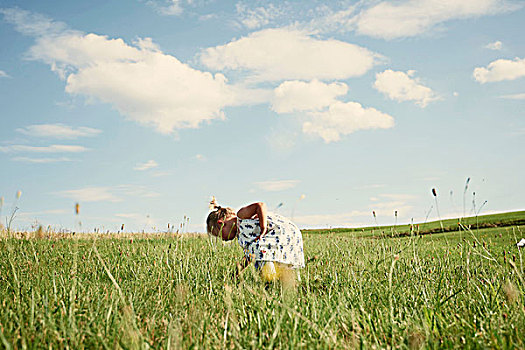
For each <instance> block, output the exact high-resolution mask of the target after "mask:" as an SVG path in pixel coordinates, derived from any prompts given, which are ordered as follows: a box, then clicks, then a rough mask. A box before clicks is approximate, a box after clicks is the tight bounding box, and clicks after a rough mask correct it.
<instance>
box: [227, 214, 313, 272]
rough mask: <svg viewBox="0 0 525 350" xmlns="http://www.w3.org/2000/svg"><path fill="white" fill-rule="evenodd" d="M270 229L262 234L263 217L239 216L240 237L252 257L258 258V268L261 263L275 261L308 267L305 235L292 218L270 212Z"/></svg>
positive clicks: (242, 244) (256, 266) (247, 254)
mask: <svg viewBox="0 0 525 350" xmlns="http://www.w3.org/2000/svg"><path fill="white" fill-rule="evenodd" d="M266 217H267V224H266V226H267V232H266V234H265V235H264V236H262V237H260V234H261V227H260V226H259V219H239V218H237V227H238V229H239V234H238V235H237V239H238V240H239V244H240V245H241V247H242V248H243V249H244V253H245V254H246V256H247V257H248V258H251V259H253V260H255V268H259V267H260V266H261V264H260V262H263V261H273V262H280V263H283V264H289V265H292V267H293V268H302V267H304V253H303V236H302V234H301V230H299V228H298V227H297V225H295V224H294V223H293V222H291V221H290V220H289V219H287V218H285V217H283V216H281V215H279V214H274V213H268V214H267V215H266Z"/></svg>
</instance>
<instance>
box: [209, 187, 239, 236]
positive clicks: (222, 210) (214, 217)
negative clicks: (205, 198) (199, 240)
mask: <svg viewBox="0 0 525 350" xmlns="http://www.w3.org/2000/svg"><path fill="white" fill-rule="evenodd" d="M210 209H211V210H212V212H211V213H209V214H208V218H207V219H206V227H207V230H208V234H209V235H213V236H215V235H214V233H213V230H214V229H215V228H218V227H219V223H218V221H219V220H224V219H226V218H227V217H228V216H231V215H235V211H234V210H233V209H232V208H228V207H221V206H220V205H218V204H217V200H216V199H215V197H212V200H211V202H210Z"/></svg>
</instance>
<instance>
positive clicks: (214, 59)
mask: <svg viewBox="0 0 525 350" xmlns="http://www.w3.org/2000/svg"><path fill="white" fill-rule="evenodd" d="M380 58H381V56H380V55H378V54H375V53H373V52H371V51H369V50H367V49H365V48H363V47H360V46H357V45H353V44H349V43H346V42H343V41H339V40H333V39H331V40H320V39H316V38H314V37H312V36H310V35H308V33H306V32H302V31H298V30H291V29H284V28H280V29H265V30H261V31H258V32H255V33H251V34H250V35H248V36H246V37H243V38H241V39H238V40H235V41H232V42H230V43H228V44H226V45H222V46H217V47H212V48H208V49H206V50H204V51H203V52H202V53H201V54H200V60H201V62H202V63H203V64H204V65H206V66H207V67H209V68H211V69H216V70H223V69H231V70H246V71H248V72H249V73H251V74H252V76H251V78H252V79H253V80H255V81H278V80H294V79H298V80H312V79H320V80H325V79H346V78H349V77H355V76H360V75H363V74H365V73H366V72H367V71H368V70H370V69H371V68H372V67H373V66H374V65H376V64H378V63H379V61H380Z"/></svg>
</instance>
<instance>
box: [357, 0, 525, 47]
mask: <svg viewBox="0 0 525 350" xmlns="http://www.w3.org/2000/svg"><path fill="white" fill-rule="evenodd" d="M519 7H520V6H518V5H516V4H512V3H510V2H508V1H506V0H462V1H457V0H405V1H401V2H395V3H393V2H386V1H382V2H379V3H378V4H376V5H373V6H372V7H370V8H367V9H365V10H363V11H361V12H360V13H359V14H358V15H357V16H356V17H354V18H353V20H352V21H351V22H350V23H351V25H352V26H355V28H356V31H357V33H359V34H363V35H368V36H372V37H376V38H382V39H387V40H388V39H394V38H400V37H411V36H416V35H420V34H422V33H425V32H427V31H428V30H430V29H432V28H434V27H435V26H436V25H437V24H440V23H443V22H445V21H449V20H453V19H464V18H472V17H479V16H485V15H494V14H498V13H502V12H507V11H513V10H516V9H517V8H519Z"/></svg>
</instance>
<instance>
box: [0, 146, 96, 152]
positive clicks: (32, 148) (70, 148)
mask: <svg viewBox="0 0 525 350" xmlns="http://www.w3.org/2000/svg"><path fill="white" fill-rule="evenodd" d="M88 150H89V148H86V147H84V146H74V145H51V146H26V145H11V146H0V152H4V153H20V152H27V153H79V152H85V151H88Z"/></svg>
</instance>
